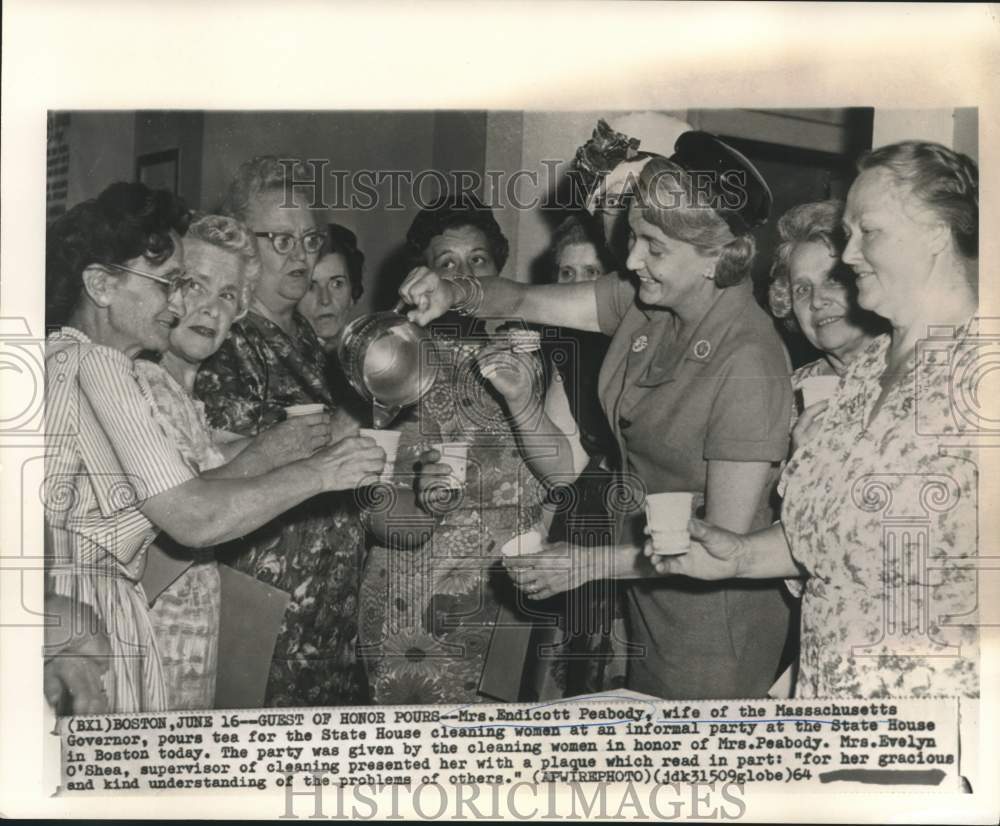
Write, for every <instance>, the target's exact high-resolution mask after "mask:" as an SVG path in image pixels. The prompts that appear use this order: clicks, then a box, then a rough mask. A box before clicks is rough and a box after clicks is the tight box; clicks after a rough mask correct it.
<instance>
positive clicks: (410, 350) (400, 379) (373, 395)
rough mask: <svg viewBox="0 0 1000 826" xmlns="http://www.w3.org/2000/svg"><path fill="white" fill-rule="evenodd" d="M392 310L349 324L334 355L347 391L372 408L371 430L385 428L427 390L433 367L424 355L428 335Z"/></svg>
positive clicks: (434, 374)
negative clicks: (351, 391)
mask: <svg viewBox="0 0 1000 826" xmlns="http://www.w3.org/2000/svg"><path fill="white" fill-rule="evenodd" d="M405 307H406V303H405V302H402V301H401V302H400V303H398V304H397V305H396V306H395V307H393V309H392V310H390V311H388V312H381V313H371V314H369V315H363V316H360V317H358V318H356V319H354V320H353V321H352V322H351V323H350V324H348V325H347V327H345V328H344V332H343V335H342V336H341V338H340V344H339V345H338V347H337V356H338V357H339V358H340V364H341V367H342V368H343V370H344V374H345V375H346V376H347V380H348V381H349V382H350V383H351V386H352V387H353V388H354V389H355V390H357V391H358V393H360V394H361V395H362V396H363V397H364V398H366V399H367V400H368V401H370V402H371V403H372V414H373V418H374V424H375V427H386V426H388V425H389V423H390V422H392V420H393V419H394V418H396V416H397V415H399V412H400V411H401V410H402V409H403V408H404V407H408V406H410V405H413V404H416V403H417V402H418V401H420V399H421V397H422V396H423V395H424V394H425V393H426V392H427V391H428V390H430V388H431V385H433V384H434V380H435V379H436V378H437V374H438V368H437V365H436V364H435V362H434V359H433V358H431V357H430V356H429V355H428V354H429V353H430V341H431V338H430V335H429V334H428V332H427V331H426V330H425V329H424V328H423V327H418V326H417V325H416V324H413V323H412V322H410V321H408V320H407V319H406V317H405V316H404V315H403V314H402V311H403V309H404V308H405Z"/></svg>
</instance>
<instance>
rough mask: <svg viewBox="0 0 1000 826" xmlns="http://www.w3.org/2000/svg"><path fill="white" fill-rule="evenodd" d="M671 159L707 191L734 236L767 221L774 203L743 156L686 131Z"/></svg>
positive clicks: (714, 139) (703, 134)
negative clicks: (694, 177)
mask: <svg viewBox="0 0 1000 826" xmlns="http://www.w3.org/2000/svg"><path fill="white" fill-rule="evenodd" d="M670 160H672V161H673V162H674V163H675V164H677V165H678V166H680V167H683V168H684V170H685V171H687V172H688V173H689V174H691V175H693V176H696V180H697V181H699V182H700V183H701V184H702V185H706V186H707V187H708V188H709V190H710V192H711V197H712V206H713V207H714V208H715V210H716V212H718V213H719V215H720V216H722V218H723V219H724V220H725V222H726V223H727V224H728V225H729V228H730V229H731V230H732V231H733V234H734V235H745V234H746V233H748V232H750V230H752V229H754V228H755V227H759V226H760V225H761V224H763V223H765V222H766V221H767V218H768V215H769V214H770V212H771V206H772V204H773V202H774V198H773V196H772V195H771V189H770V187H768V185H767V181H765V180H764V178H763V176H762V175H761V174H760V172H758V171H757V168H756V167H755V166H754V165H753V164H752V163H750V161H749V160H748V159H747V158H746V157H745V156H744V155H743V154H742V153H740V152H737V151H736V150H735V149H733V147H731V146H729V144H727V143H723V142H722V141H721V140H719V139H718V138H717V137H715V135H710V134H709V133H708V132H698V131H693V132H685V133H684V134H682V135H681V136H680V137H679V138H678V139H677V142H676V143H675V144H674V154H673V155H672V156H671V158H670ZM699 173H702V174H699Z"/></svg>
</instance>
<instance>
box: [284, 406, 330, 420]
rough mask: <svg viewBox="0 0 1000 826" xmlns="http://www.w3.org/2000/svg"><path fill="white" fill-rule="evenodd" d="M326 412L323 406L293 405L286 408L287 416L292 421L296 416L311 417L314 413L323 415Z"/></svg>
mask: <svg viewBox="0 0 1000 826" xmlns="http://www.w3.org/2000/svg"><path fill="white" fill-rule="evenodd" d="M324 410H326V405H323V404H293V405H290V406H289V407H286V408H285V415H286V416H287V417H288V418H289V419H292V418H294V417H295V416H311V415H312V414H313V413H322V412H323V411H324Z"/></svg>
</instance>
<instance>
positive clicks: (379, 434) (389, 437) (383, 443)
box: [358, 427, 401, 482]
mask: <svg viewBox="0 0 1000 826" xmlns="http://www.w3.org/2000/svg"><path fill="white" fill-rule="evenodd" d="M358 432H359V434H360V435H362V436H367V437H368V438H369V439H374V440H375V443H376V444H377V445H378V446H379V447H380V448H382V450H384V451H385V468H384V469H383V470H382V473H381V475H380V476H379V477H378V478H379V481H381V482H388V481H389V480H390V479H392V472H393V469H394V467H395V465H396V454H397V453H398V452H399V437H400V435H401V434H400V432H399V431H398V430H376V429H375V428H371V427H362V428H361V430H360V431H358Z"/></svg>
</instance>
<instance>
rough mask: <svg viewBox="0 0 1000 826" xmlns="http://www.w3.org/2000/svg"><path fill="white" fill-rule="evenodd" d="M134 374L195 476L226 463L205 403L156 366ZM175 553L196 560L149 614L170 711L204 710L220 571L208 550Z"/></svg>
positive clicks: (140, 365) (211, 697)
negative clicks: (143, 384) (140, 378)
mask: <svg viewBox="0 0 1000 826" xmlns="http://www.w3.org/2000/svg"><path fill="white" fill-rule="evenodd" d="M136 370H137V372H138V373H139V374H140V375H141V376H143V378H145V380H146V382H147V383H148V385H149V389H150V391H151V392H152V394H153V401H154V402H155V403H156V409H157V412H158V413H159V422H160V426H161V427H162V428H163V430H164V432H165V433H166V434H167V436H168V437H169V438H170V440H171V441H172V442H173V443H174V444H175V445H177V449H178V450H179V451H180V453H181V456H183V457H184V460H185V461H186V462H187V463H188V464H189V465H190V466H191V468H192V469H193V470H194V471H195V473H204V472H205V471H206V470H211V469H212V468H214V467H219V465H222V464H225V458H224V457H223V455H222V454H221V453H220V452H219V450H218V449H217V448H216V447H215V445H214V444H213V442H212V432H211V429H210V428H209V426H208V421H207V420H206V418H205V405H204V404H203V403H202V402H200V401H196V400H195V399H192V398H191V397H190V396H189V395H188V394H187V391H186V390H184V388H183V387H181V386H180V385H179V384H178V383H177V381H176V380H175V379H174V377H173V376H171V375H170V374H169V373H168V372H167V371H166V370H165V369H163V367H161V366H160V365H159V364H155V363H153V362H151V361H142V360H140V361H137V362H136ZM166 542H167V537H164V536H162V535H161V537H160V540H159V542H158V543H157V544H160V543H166ZM165 547H170V546H169V544H165ZM154 550H155V549H154ZM179 550H180V552H181V553H183V554H184V555H185V556H193V557H194V558H195V561H194V563H193V564H192V565H190V566H189V567H188V568H187V569H186V570H185V571H184V573H182V574H181V575H180V576H179V577H178V578H177V579H176V580H174V582H172V583H171V584H170V585H169V586H168V587H167V588H165V589H164V590H163V592H162V593H161V594H160V595H159V596H158V597H157V599H156V602H155V603H154V604H153V606H152V608H151V609H150V612H149V613H150V616H151V618H152V621H153V629H154V630H155V631H156V639H157V641H158V643H159V647H160V659H161V661H162V663H163V675H164V679H165V680H166V683H167V695H168V698H169V703H170V708H171V709H173V710H178V709H208V708H213V707H214V705H215V675H216V668H217V663H218V651H219V612H220V582H219V569H218V566H217V565H216V563H215V554H214V553H213V552H212V551H205V550H196V549H187V548H185V549H179Z"/></svg>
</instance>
